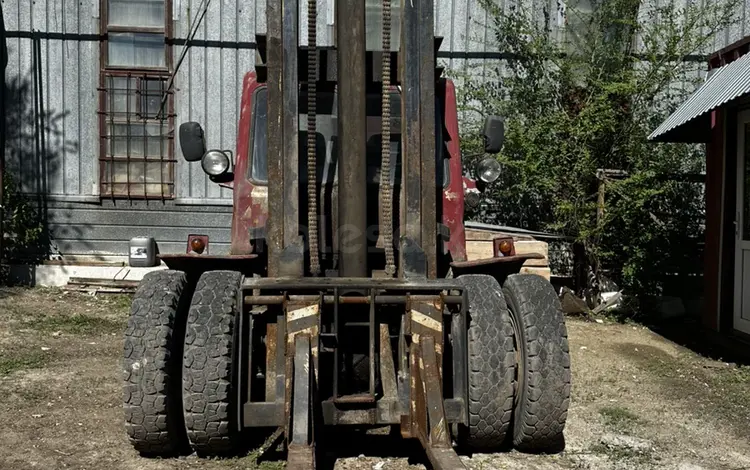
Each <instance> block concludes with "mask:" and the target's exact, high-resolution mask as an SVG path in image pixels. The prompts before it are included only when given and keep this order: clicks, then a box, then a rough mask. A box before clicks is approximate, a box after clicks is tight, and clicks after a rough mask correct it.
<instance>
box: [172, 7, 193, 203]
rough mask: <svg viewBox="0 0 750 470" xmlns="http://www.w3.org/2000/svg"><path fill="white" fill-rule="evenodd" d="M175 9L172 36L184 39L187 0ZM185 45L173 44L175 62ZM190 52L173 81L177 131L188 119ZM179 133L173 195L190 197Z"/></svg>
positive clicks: (188, 166) (186, 20) (188, 164)
mask: <svg viewBox="0 0 750 470" xmlns="http://www.w3.org/2000/svg"><path fill="white" fill-rule="evenodd" d="M174 7H175V9H176V10H177V11H176V12H175V22H174V36H175V38H180V39H184V38H186V37H187V34H188V32H187V31H188V24H187V22H188V19H187V18H188V14H187V9H188V8H189V7H190V3H189V1H188V0H180V1H179V2H178V3H175V5H174ZM185 47H186V46H185V45H180V46H174V48H173V49H172V50H173V54H174V60H175V62H176V61H177V60H178V59H179V57H180V55H181V54H182V51H183V49H185ZM190 70H191V63H190V54H188V55H187V56H186V57H185V61H184V62H183V63H182V66H181V67H180V70H178V71H177V75H176V76H175V83H174V91H175V94H174V111H175V114H176V117H175V129H176V131H177V132H179V127H180V124H182V123H183V122H187V121H190ZM178 136H179V134H178V133H176V134H175V137H176V141H175V147H174V153H175V159H176V160H177V163H175V172H174V178H175V196H176V197H178V198H187V197H190V191H191V188H190V166H191V165H190V163H188V162H186V161H185V159H184V158H183V157H182V149H181V148H180V143H179V138H178Z"/></svg>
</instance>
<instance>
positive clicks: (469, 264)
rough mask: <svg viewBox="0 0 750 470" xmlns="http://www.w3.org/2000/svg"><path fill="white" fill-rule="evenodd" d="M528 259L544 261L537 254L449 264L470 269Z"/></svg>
mask: <svg viewBox="0 0 750 470" xmlns="http://www.w3.org/2000/svg"><path fill="white" fill-rule="evenodd" d="M530 259H544V255H541V254H539V253H525V254H522V255H515V256H500V257H497V258H482V259H474V260H471V261H454V262H452V263H451V267H452V268H456V269H471V268H475V267H478V266H489V265H493V264H503V263H519V262H525V261H527V260H530Z"/></svg>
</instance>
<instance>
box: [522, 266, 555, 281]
mask: <svg viewBox="0 0 750 470" xmlns="http://www.w3.org/2000/svg"><path fill="white" fill-rule="evenodd" d="M521 274H536V275H537V276H542V277H543V278H545V279H546V280H548V281H549V280H550V277H551V276H552V271H551V270H550V268H539V267H533V266H524V267H522V268H521Z"/></svg>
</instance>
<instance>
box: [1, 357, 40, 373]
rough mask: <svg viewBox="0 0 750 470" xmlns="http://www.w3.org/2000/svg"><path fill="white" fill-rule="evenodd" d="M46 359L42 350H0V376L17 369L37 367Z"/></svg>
mask: <svg viewBox="0 0 750 470" xmlns="http://www.w3.org/2000/svg"><path fill="white" fill-rule="evenodd" d="M46 361H47V355H46V354H44V352H43V351H6V352H0V377H2V376H6V375H9V374H12V373H13V372H16V371H19V370H28V369H38V368H40V367H42V366H43V365H44V364H45V362H46Z"/></svg>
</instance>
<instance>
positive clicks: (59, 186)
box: [43, 0, 74, 194]
mask: <svg viewBox="0 0 750 470" xmlns="http://www.w3.org/2000/svg"><path fill="white" fill-rule="evenodd" d="M64 15H65V13H64V9H63V0H48V1H47V30H48V31H54V32H65V31H64V29H63V25H64V21H65V18H64ZM45 42H46V43H47V54H46V58H47V67H46V69H45V75H44V76H45V82H46V86H45V88H44V92H45V100H46V103H45V104H46V110H45V111H46V112H47V113H49V118H48V120H47V122H48V124H47V125H48V130H47V155H44V156H43V158H44V159H45V163H44V166H45V167H46V174H47V180H48V184H47V194H65V193H66V191H65V185H66V178H65V169H66V166H67V165H68V162H67V161H66V160H67V159H68V155H67V152H66V147H67V146H66V142H67V140H68V135H67V132H66V128H65V115H66V114H67V113H68V109H67V108H66V103H65V96H66V83H65V81H64V77H65V60H64V55H63V41H61V40H48V41H45ZM71 158H74V157H73V156H71Z"/></svg>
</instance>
